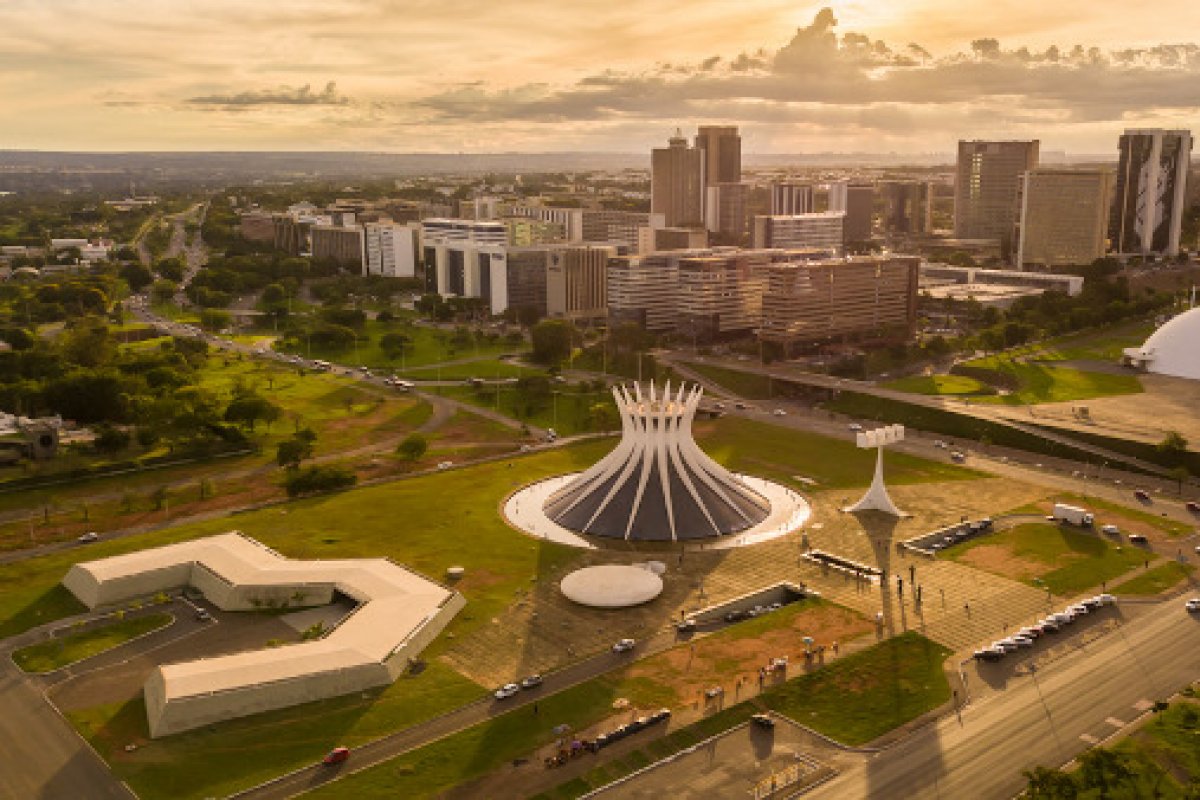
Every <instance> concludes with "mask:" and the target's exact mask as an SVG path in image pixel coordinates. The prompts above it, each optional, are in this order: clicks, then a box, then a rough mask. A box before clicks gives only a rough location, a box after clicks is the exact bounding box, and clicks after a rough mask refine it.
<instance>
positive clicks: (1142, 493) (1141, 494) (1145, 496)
mask: <svg viewBox="0 0 1200 800" xmlns="http://www.w3.org/2000/svg"><path fill="white" fill-rule="evenodd" d="M1133 496H1134V497H1136V498H1137V499H1138V500H1141V501H1142V502H1143V503H1149V502H1151V500H1150V493H1149V492H1147V491H1146V490H1145V489H1134V490H1133Z"/></svg>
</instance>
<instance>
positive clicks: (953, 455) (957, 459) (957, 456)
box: [950, 450, 967, 464]
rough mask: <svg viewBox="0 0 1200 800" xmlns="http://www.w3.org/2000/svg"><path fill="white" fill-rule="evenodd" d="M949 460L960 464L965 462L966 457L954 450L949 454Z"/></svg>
mask: <svg viewBox="0 0 1200 800" xmlns="http://www.w3.org/2000/svg"><path fill="white" fill-rule="evenodd" d="M950 460H951V461H953V462H954V463H955V464H961V463H963V462H964V461H966V460H967V456H966V454H965V453H961V452H959V451H958V450H955V451H953V452H952V453H950Z"/></svg>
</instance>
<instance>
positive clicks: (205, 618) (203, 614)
mask: <svg viewBox="0 0 1200 800" xmlns="http://www.w3.org/2000/svg"><path fill="white" fill-rule="evenodd" d="M196 621H197V622H212V614H210V613H208V610H207V609H203V608H197V609H196Z"/></svg>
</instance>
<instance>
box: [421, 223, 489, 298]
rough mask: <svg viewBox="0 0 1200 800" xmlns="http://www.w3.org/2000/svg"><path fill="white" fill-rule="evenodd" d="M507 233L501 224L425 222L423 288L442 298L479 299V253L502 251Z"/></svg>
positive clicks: (422, 231)
mask: <svg viewBox="0 0 1200 800" xmlns="http://www.w3.org/2000/svg"><path fill="white" fill-rule="evenodd" d="M507 242H508V229H507V228H506V227H505V226H504V223H502V222H477V221H474V220H464V219H427V220H425V221H424V222H422V223H421V262H422V263H423V264H424V265H425V280H426V288H427V289H428V290H429V291H431V292H437V293H438V294H440V295H442V296H443V297H455V296H457V297H479V296H480V294H479V293H480V281H481V278H480V267H479V256H478V250H479V249H480V248H488V247H490V248H491V251H497V250H502V248H503V247H504V246H505V244H506V243H507Z"/></svg>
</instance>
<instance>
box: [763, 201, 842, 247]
mask: <svg viewBox="0 0 1200 800" xmlns="http://www.w3.org/2000/svg"><path fill="white" fill-rule="evenodd" d="M845 220H846V214H845V213H844V212H841V211H820V212H817V213H814V214H791V215H786V216H785V215H774V216H760V217H755V218H754V242H753V245H752V246H753V247H755V248H764V247H768V248H769V247H782V248H784V249H787V250H806V249H813V248H817V249H829V250H831V251H833V252H835V253H836V252H839V251H840V250H841V249H842V245H843V242H844V240H843V237H844V225H845Z"/></svg>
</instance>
